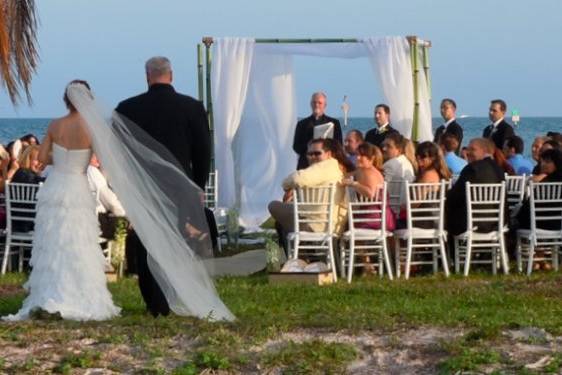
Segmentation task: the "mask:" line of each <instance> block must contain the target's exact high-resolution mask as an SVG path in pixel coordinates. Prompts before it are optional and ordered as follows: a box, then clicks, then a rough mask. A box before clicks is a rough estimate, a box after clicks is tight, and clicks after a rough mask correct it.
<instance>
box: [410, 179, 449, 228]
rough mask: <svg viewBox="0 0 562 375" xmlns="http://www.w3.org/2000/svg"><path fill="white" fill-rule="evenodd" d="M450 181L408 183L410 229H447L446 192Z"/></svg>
mask: <svg viewBox="0 0 562 375" xmlns="http://www.w3.org/2000/svg"><path fill="white" fill-rule="evenodd" d="M448 185H449V183H448V181H445V180H441V182H437V183H410V182H408V181H406V191H407V193H408V194H407V196H406V212H407V215H408V217H407V226H408V229H410V230H411V229H413V228H425V229H438V230H439V231H440V232H443V231H444V229H445V220H444V211H445V192H446V190H447V189H448Z"/></svg>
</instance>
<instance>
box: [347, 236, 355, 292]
mask: <svg viewBox="0 0 562 375" xmlns="http://www.w3.org/2000/svg"><path fill="white" fill-rule="evenodd" d="M347 265H348V268H347V282H348V283H351V280H352V278H353V268H354V267H355V239H354V238H351V239H350V240H349V259H348V261H347Z"/></svg>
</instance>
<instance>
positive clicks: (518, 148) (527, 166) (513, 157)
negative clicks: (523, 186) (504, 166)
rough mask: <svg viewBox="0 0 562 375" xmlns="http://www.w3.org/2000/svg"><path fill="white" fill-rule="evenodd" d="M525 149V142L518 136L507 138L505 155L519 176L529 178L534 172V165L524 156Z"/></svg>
mask: <svg viewBox="0 0 562 375" xmlns="http://www.w3.org/2000/svg"><path fill="white" fill-rule="evenodd" d="M524 147H525V146H524V144H523V140H522V139H521V137H518V136H516V135H514V136H511V137H509V138H507V139H506V140H505V143H504V145H503V154H504V155H505V157H506V158H507V162H508V163H509V164H510V165H511V166H512V167H513V170H514V171H515V174H516V175H518V176H522V175H527V176H529V175H530V174H531V172H532V171H533V163H532V162H531V160H529V159H527V158H526V157H524V156H523V149H524Z"/></svg>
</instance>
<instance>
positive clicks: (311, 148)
mask: <svg viewBox="0 0 562 375" xmlns="http://www.w3.org/2000/svg"><path fill="white" fill-rule="evenodd" d="M331 142H332V143H333V142H334V141H333V140H331V139H314V140H312V141H311V142H310V143H309V144H308V149H307V152H306V158H307V160H308V163H309V164H310V165H309V166H308V167H307V168H305V169H301V170H297V171H296V172H293V173H291V174H290V175H289V176H287V178H285V180H283V190H284V191H285V195H284V196H283V202H280V201H273V202H270V203H269V205H268V209H269V212H270V214H271V216H272V217H273V219H275V222H276V229H277V232H278V235H279V239H280V242H281V244H282V245H283V247H284V248H285V249H286V246H285V238H286V235H287V233H289V232H292V231H293V230H294V227H295V224H294V217H293V204H292V203H290V202H291V201H292V191H293V189H295V188H297V187H315V186H321V185H328V184H332V183H335V184H336V193H335V197H334V203H335V204H336V205H337V206H338V209H337V210H336V211H335V212H336V215H335V218H336V219H335V230H336V232H338V231H340V230H341V229H342V228H343V224H344V223H345V217H346V216H345V213H346V209H347V208H346V206H345V190H344V187H343V185H340V184H338V183H339V182H340V181H341V180H342V179H343V177H344V174H343V172H342V170H341V168H340V166H339V162H338V161H337V160H336V159H335V158H334V157H333V155H332V151H331V150H330V143H331ZM310 225H311V228H309V229H310V230H311V231H323V230H324V229H325V228H320V227H318V225H320V224H318V223H317V224H316V226H314V224H310Z"/></svg>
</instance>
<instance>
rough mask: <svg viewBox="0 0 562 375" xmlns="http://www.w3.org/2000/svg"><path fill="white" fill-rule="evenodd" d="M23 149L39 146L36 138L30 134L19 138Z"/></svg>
mask: <svg viewBox="0 0 562 375" xmlns="http://www.w3.org/2000/svg"><path fill="white" fill-rule="evenodd" d="M20 141H21V143H22V145H23V147H27V146H36V145H39V140H38V139H37V137H36V136H35V135H33V134H31V133H29V134H26V135H24V136H23V137H21V138H20Z"/></svg>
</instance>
